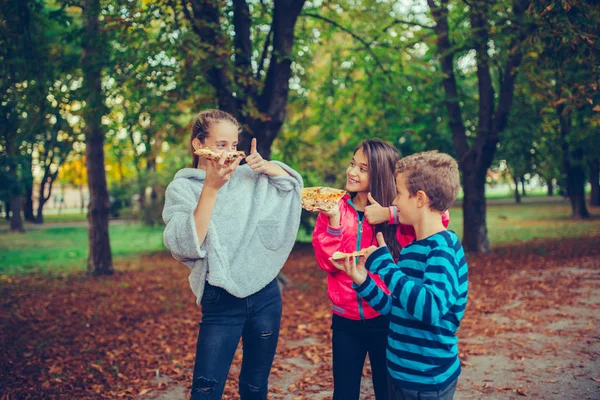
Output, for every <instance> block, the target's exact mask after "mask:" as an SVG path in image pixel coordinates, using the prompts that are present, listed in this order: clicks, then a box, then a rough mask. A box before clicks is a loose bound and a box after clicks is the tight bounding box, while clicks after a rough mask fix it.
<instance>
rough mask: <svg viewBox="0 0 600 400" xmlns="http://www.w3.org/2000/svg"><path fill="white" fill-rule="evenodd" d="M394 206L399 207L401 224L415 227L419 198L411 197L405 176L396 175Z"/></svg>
mask: <svg viewBox="0 0 600 400" xmlns="http://www.w3.org/2000/svg"><path fill="white" fill-rule="evenodd" d="M392 204H393V205H395V206H396V207H398V215H399V216H400V222H402V223H403V224H406V225H413V222H414V220H415V218H416V216H417V208H418V207H417V196H412V197H411V196H410V193H409V192H408V188H407V186H406V177H405V176H404V174H398V175H396V198H394V201H393V203H392Z"/></svg>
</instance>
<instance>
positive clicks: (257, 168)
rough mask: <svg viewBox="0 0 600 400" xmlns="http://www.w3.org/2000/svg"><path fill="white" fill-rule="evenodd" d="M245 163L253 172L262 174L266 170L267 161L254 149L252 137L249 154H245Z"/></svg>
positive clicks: (254, 139) (254, 144)
mask: <svg viewBox="0 0 600 400" xmlns="http://www.w3.org/2000/svg"><path fill="white" fill-rule="evenodd" d="M246 163H247V164H248V166H249V167H250V168H252V171H254V172H261V173H263V174H264V173H266V172H267V170H268V167H269V162H268V161H267V160H265V159H264V158H262V156H261V155H260V153H259V152H258V151H256V138H253V139H252V143H251V145H250V155H249V156H246Z"/></svg>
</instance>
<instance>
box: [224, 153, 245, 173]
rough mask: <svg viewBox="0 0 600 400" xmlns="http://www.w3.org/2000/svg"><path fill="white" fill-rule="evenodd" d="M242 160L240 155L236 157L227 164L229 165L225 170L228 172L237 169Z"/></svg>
mask: <svg viewBox="0 0 600 400" xmlns="http://www.w3.org/2000/svg"><path fill="white" fill-rule="evenodd" d="M241 162H242V157H238V158H236V159H235V160H234V161H233V162H232V163H231V165H229V167H227V171H228V172H229V173H231V172H233V171H235V170H236V169H237V167H238V166H239V165H240V163H241Z"/></svg>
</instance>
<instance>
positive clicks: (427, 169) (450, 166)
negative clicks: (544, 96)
mask: <svg viewBox="0 0 600 400" xmlns="http://www.w3.org/2000/svg"><path fill="white" fill-rule="evenodd" d="M398 174H402V175H404V178H405V179H406V188H407V189H408V193H409V194H410V195H411V196H414V195H416V194H417V192H418V191H419V190H422V191H424V192H425V193H426V194H427V197H429V208H430V209H432V210H436V211H442V212H443V211H446V210H447V209H448V208H450V206H451V205H452V203H453V202H454V200H456V196H457V195H458V191H459V190H460V173H459V170H458V164H457V163H456V160H455V159H454V158H452V156H450V155H449V154H445V153H439V152H438V151H425V152H422V153H415V154H412V155H410V156H407V157H404V158H403V159H401V160H400V161H398V163H397V164H396V169H395V171H394V176H397V175H398Z"/></svg>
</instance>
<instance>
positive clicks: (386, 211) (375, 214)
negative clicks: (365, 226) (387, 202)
mask: <svg viewBox="0 0 600 400" xmlns="http://www.w3.org/2000/svg"><path fill="white" fill-rule="evenodd" d="M367 198H368V199H369V203H371V204H370V205H368V206H366V207H365V218H367V222H369V224H371V225H377V224H381V223H383V222H388V221H389V220H390V208H389V207H382V206H381V204H379V203H378V202H377V201H375V199H374V198H373V197H372V196H371V192H369V193H367Z"/></svg>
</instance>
